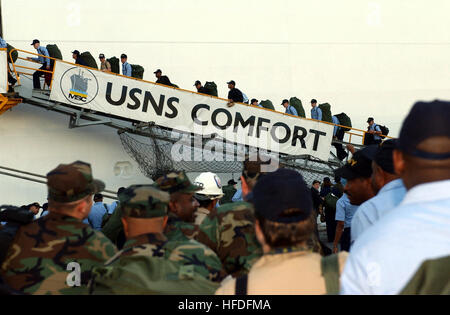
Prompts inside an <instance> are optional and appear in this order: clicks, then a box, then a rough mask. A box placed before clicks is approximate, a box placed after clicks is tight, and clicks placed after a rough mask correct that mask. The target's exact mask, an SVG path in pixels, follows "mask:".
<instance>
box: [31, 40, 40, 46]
mask: <svg viewBox="0 0 450 315" xmlns="http://www.w3.org/2000/svg"><path fill="white" fill-rule="evenodd" d="M36 43H39V44H40V43H41V42H40V41H39V39H33V42H32V43H31V46H33V45H34V44H36Z"/></svg>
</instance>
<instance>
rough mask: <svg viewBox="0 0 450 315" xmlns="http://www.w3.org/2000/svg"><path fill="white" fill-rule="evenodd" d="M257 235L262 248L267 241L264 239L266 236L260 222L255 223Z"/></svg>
mask: <svg viewBox="0 0 450 315" xmlns="http://www.w3.org/2000/svg"><path fill="white" fill-rule="evenodd" d="M255 234H256V239H257V240H258V242H259V243H260V244H261V246H264V245H265V244H266V239H265V238H264V234H263V232H262V229H261V225H260V223H259V221H258V220H256V221H255Z"/></svg>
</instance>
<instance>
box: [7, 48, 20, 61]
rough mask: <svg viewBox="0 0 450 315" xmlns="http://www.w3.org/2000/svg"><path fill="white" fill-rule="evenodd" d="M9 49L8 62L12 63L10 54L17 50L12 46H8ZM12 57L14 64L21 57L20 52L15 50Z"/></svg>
mask: <svg viewBox="0 0 450 315" xmlns="http://www.w3.org/2000/svg"><path fill="white" fill-rule="evenodd" d="M6 45H7V47H6V49H7V52H8V61H9V62H11V58H10V57H9V53H10V52H11V50H13V49H15V48H14V47H13V46H11V45H10V44H6ZM11 55H12V62H16V60H17V57H19V52H18V51H17V50H14V51H13V53H12V54H11Z"/></svg>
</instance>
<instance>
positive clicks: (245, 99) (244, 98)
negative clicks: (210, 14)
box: [242, 92, 248, 103]
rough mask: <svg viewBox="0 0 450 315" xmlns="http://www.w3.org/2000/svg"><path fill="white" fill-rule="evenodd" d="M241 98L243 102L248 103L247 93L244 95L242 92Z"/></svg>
mask: <svg viewBox="0 0 450 315" xmlns="http://www.w3.org/2000/svg"><path fill="white" fill-rule="evenodd" d="M242 100H243V103H248V97H247V95H245V93H244V92H242Z"/></svg>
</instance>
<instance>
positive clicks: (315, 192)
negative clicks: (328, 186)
mask: <svg viewBox="0 0 450 315" xmlns="http://www.w3.org/2000/svg"><path fill="white" fill-rule="evenodd" d="M311 197H312V200H313V207H314V210H316V211H319V206H320V205H321V204H322V198H320V194H319V191H318V190H317V189H315V188H314V187H311Z"/></svg>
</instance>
